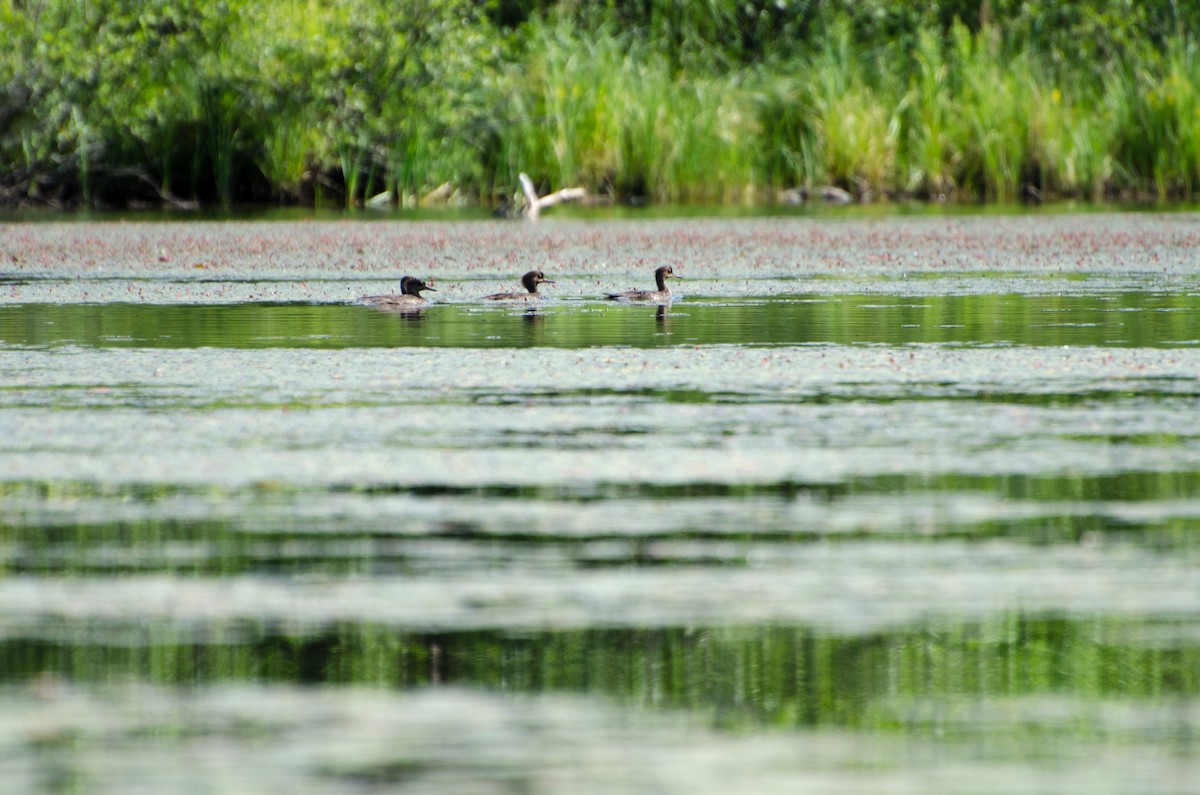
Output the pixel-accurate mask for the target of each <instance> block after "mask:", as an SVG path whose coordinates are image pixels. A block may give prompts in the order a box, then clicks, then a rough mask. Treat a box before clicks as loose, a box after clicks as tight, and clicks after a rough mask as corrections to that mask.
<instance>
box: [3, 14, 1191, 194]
mask: <svg viewBox="0 0 1200 795" xmlns="http://www.w3.org/2000/svg"><path fill="white" fill-rule="evenodd" d="M1198 21H1200V7H1197V5H1196V4H1195V3H1193V2H1178V1H1176V0H1154V1H1153V2H1145V3H1133V2H1128V0H1089V1H1088V2H1084V3H1072V4H1068V5H1062V6H1060V5H1058V4H1054V3H1027V2H1016V1H1015V0H982V2H981V1H980V0H942V2H938V3H928V4H909V3H893V2H888V1H887V0H870V1H869V2H851V1H850V0H837V2H825V3H811V2H749V3H747V2H734V0H721V1H720V2H711V3H700V4H693V3H680V2H675V1H674V0H653V1H652V2H646V3H626V2H612V3H604V4H591V3H572V2H560V3H542V2H523V1H522V0H501V1H499V2H493V3H475V2H468V1H467V0H452V1H451V2H428V1H427V0H421V1H420V2H411V3H402V4H399V5H397V4H395V3H390V2H384V1H383V0H353V2H345V3H322V2H310V0H282V1H281V2H272V3H253V2H246V1H245V0H226V2H222V3H216V4H213V3H207V2H202V1H201V0H182V1H174V2H169V3H168V2H159V1H156V2H151V3H142V2H128V0H102V1H101V2H89V3H76V2H69V1H68V0H3V1H2V2H0V26H2V27H3V29H4V33H5V38H6V47H5V49H4V52H3V53H0V200H2V201H3V203H4V204H7V205H21V204H46V203H49V204H59V205H63V204H65V205H79V204H83V205H100V206H108V205H126V204H129V203H131V202H132V203H146V202H149V203H151V204H155V205H158V204H169V205H176V206H179V205H184V206H190V205H192V204H194V203H203V204H223V205H230V204H234V203H239V202H247V201H252V202H271V203H275V202H285V203H291V202H301V203H306V204H323V205H355V204H358V203H360V202H362V201H363V200H364V199H366V198H367V197H370V196H373V195H376V194H379V193H382V192H384V191H389V192H390V194H391V196H392V197H393V200H394V201H396V202H398V203H400V204H403V205H406V206H409V205H412V204H415V203H417V202H419V201H420V200H421V199H422V197H427V196H431V195H432V196H437V197H438V200H439V201H452V202H456V203H472V204H474V203H481V204H484V205H488V206H497V205H500V204H502V203H503V202H505V201H506V200H507V199H508V198H510V197H511V195H512V194H513V193H514V192H516V191H517V174H518V172H520V171H522V170H523V171H526V172H528V173H529V174H530V175H532V176H533V178H534V180H535V182H536V183H537V184H538V185H539V186H540V187H541V188H542V189H545V190H552V189H556V188H561V187H564V186H573V185H582V186H584V187H587V188H588V189H589V190H590V191H591V193H592V194H593V195H597V196H601V197H605V198H606V199H609V200H616V201H646V200H648V201H654V202H751V203H761V202H774V201H780V200H781V199H784V197H786V196H787V195H788V194H785V193H783V192H784V191H788V190H791V189H796V188H810V187H814V186H825V185H832V186H838V187H840V188H843V189H845V190H848V191H849V192H851V194H852V195H855V196H860V197H878V196H889V197H916V198H921V199H934V200H941V199H951V200H956V199H957V200H980V199H983V200H994V201H1015V200H1027V199H1042V198H1048V197H1064V196H1066V197H1080V198H1085V199H1099V198H1109V197H1114V196H1149V197H1156V198H1160V199H1161V198H1166V197H1185V198H1188V197H1191V196H1193V195H1194V194H1195V192H1196V190H1197V189H1198V188H1200V122H1198V121H1197V119H1198V118H1200V113H1198V111H1200V92H1198V91H1197V89H1196V86H1197V85H1200V72H1198V69H1200V66H1197V64H1200V58H1198V57H1197V46H1198V42H1197V39H1196V37H1195V30H1196V28H1197V22H1198Z"/></svg>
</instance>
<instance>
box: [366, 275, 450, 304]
mask: <svg viewBox="0 0 1200 795" xmlns="http://www.w3.org/2000/svg"><path fill="white" fill-rule="evenodd" d="M422 290H433V291H434V292H435V293H436V292H437V289H436V288H434V287H430V286H429V285H428V284H426V283H425V282H423V281H421V280H420V279H418V278H416V277H415V276H402V277H401V278H400V295H364V296H363V297H362V298H360V299H358V300H359V302H360V303H363V304H371V305H372V306H377V307H380V308H381V309H387V308H389V307H393V308H395V307H418V306H425V305H426V304H428V303H429V302H428V301H426V300H425V299H424V298H422V297H421V291H422Z"/></svg>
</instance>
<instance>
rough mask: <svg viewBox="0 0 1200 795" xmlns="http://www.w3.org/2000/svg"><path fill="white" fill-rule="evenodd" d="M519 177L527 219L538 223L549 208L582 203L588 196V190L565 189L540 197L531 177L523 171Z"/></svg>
mask: <svg viewBox="0 0 1200 795" xmlns="http://www.w3.org/2000/svg"><path fill="white" fill-rule="evenodd" d="M518 176H519V177H520V178H521V189H522V190H523V191H525V217H526V218H528V219H530V220H531V221H536V220H537V219H538V216H539V215H541V213H542V210H544V209H545V208H547V207H553V206H554V205H556V204H561V203H562V202H572V201H582V200H583V199H586V198H587V195H588V192H587V189H586V188H563V189H562V190H557V191H555V192H554V193H551V194H549V195H547V196H538V195H537V191H536V190H535V189H534V187H533V180H531V179H530V178H529V175H528V174H526V173H525V172H524V171H522V172H521V173H520V174H519V175H518Z"/></svg>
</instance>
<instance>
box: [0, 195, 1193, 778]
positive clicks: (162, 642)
mask: <svg viewBox="0 0 1200 795" xmlns="http://www.w3.org/2000/svg"><path fill="white" fill-rule="evenodd" d="M1198 220H1200V219H1198V218H1197V217H1196V216H1195V215H1191V214H1164V215H1156V214H1121V213H1104V214H1086V215H1051V214H1045V215H1009V216H995V217H978V216H955V217H940V218H939V217H929V216H926V217H918V218H903V217H891V218H881V219H873V220H852V219H796V218H792V219H785V218H778V219H745V220H708V221H698V220H660V221H603V222H599V221H583V220H562V219H548V220H546V221H544V222H542V223H540V224H537V225H532V224H520V223H498V222H497V223H486V222H479V223H476V222H463V223H391V222H383V221H377V222H369V223H364V222H351V221H347V222H305V223H254V222H243V223H224V222H213V223H111V224H89V223H36V224H12V225H8V226H3V227H0V263H3V265H2V269H3V272H0V429H2V430H3V434H0V791H3V792H5V793H9V792H12V793H24V792H60V791H66V790H70V791H77V792H98V793H104V792H122V793H125V792H130V791H146V792H167V791H171V792H183V791H206V792H239V793H242V792H247V791H282V790H285V789H286V790H291V791H303V792H313V793H324V792H352V791H353V792H359V791H364V790H372V789H380V790H389V791H391V790H395V791H404V792H439V793H458V792H461V793H477V792H502V791H503V792H512V791H522V792H544V793H552V792H563V791H571V792H585V793H586V792H606V793H609V792H643V791H644V792H687V793H704V792H714V793H715V792H728V791H748V792H749V791H753V792H776V791H779V792H785V791H786V792H795V791H798V790H804V791H822V792H824V791H846V792H874V791H884V790H885V791H888V792H897V793H1010V792H1011V793H1017V792H1031V791H1037V792H1044V793H1064V795H1065V794H1066V793H1076V792H1092V793H1118V792H1119V793H1181V794H1182V793H1190V792H1193V791H1194V787H1195V782H1196V781H1197V780H1200V761H1198V760H1200V754H1198V753H1197V751H1198V748H1197V744H1196V737H1198V736H1200V733H1198V732H1200V544H1198V542H1197V538H1198V536H1197V532H1198V530H1200V425H1198V424H1197V422H1196V418H1197V416H1198V413H1197V412H1198V409H1200V318H1198V314H1197V312H1198V309H1200V272H1197V271H1196V268H1195V257H1196V252H1197V250H1198V249H1200V224H1198V223H1197V221H1198ZM664 263H670V264H673V265H674V266H675V267H676V269H677V271H679V272H680V273H681V274H682V275H683V276H684V279H683V280H682V281H681V282H679V283H678V284H677V285H673V286H674V287H675V288H676V291H677V297H676V301H675V302H674V303H673V304H672V305H671V306H669V307H666V306H655V305H644V306H638V305H623V304H614V303H612V302H608V301H605V300H603V298H602V297H601V296H602V295H603V293H604V292H605V291H607V290H615V289H625V288H628V287H645V286H650V285H648V284H647V282H650V284H652V271H653V269H654V267H656V266H657V265H659V264H664ZM533 267H538V268H541V269H543V270H544V271H545V272H546V274H547V276H548V277H549V278H551V279H554V281H555V284H554V285H553V286H547V287H546V288H544V289H545V291H546V293H547V294H548V296H549V297H548V298H547V299H545V300H543V301H541V302H539V303H537V304H536V305H526V304H525V303H524V302H519V303H517V304H513V305H507V306H498V305H494V304H491V303H485V302H481V301H479V300H478V299H479V297H480V296H482V295H485V294H487V293H490V292H495V290H496V289H497V288H498V287H500V286H502V285H503V286H506V287H509V288H512V287H514V286H516V284H517V279H518V278H519V276H520V274H521V273H522V272H524V271H525V270H528V269H529V268H533ZM406 273H409V274H413V275H418V276H421V277H422V278H433V279H434V280H435V285H436V287H437V292H436V293H434V294H432V297H433V302H432V303H431V304H430V305H428V306H427V307H425V308H423V309H422V310H420V311H417V312H409V313H394V312H381V311H377V310H376V309H374V308H372V307H368V306H362V305H357V304H355V303H354V299H355V298H357V297H358V296H361V295H365V294H378V293H381V292H391V291H394V290H396V288H397V285H398V281H399V277H400V276H401V275H403V274H406Z"/></svg>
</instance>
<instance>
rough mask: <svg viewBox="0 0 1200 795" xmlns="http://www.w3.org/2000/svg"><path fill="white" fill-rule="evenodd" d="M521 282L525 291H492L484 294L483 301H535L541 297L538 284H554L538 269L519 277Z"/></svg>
mask: <svg viewBox="0 0 1200 795" xmlns="http://www.w3.org/2000/svg"><path fill="white" fill-rule="evenodd" d="M521 284H523V285H525V290H526V292H523V293H493V294H492V295H485V296H484V297H483V298H482V299H481V300H483V301H537V300H539V299H541V297H542V294H541V293H539V292H538V285H539V284H554V282H552V281H550V280H549V279H547V278H546V274H544V273H542V272H541V271H539V270H533V271H529V272H528V273H526V274H525V275H524V276H522V277H521Z"/></svg>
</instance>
